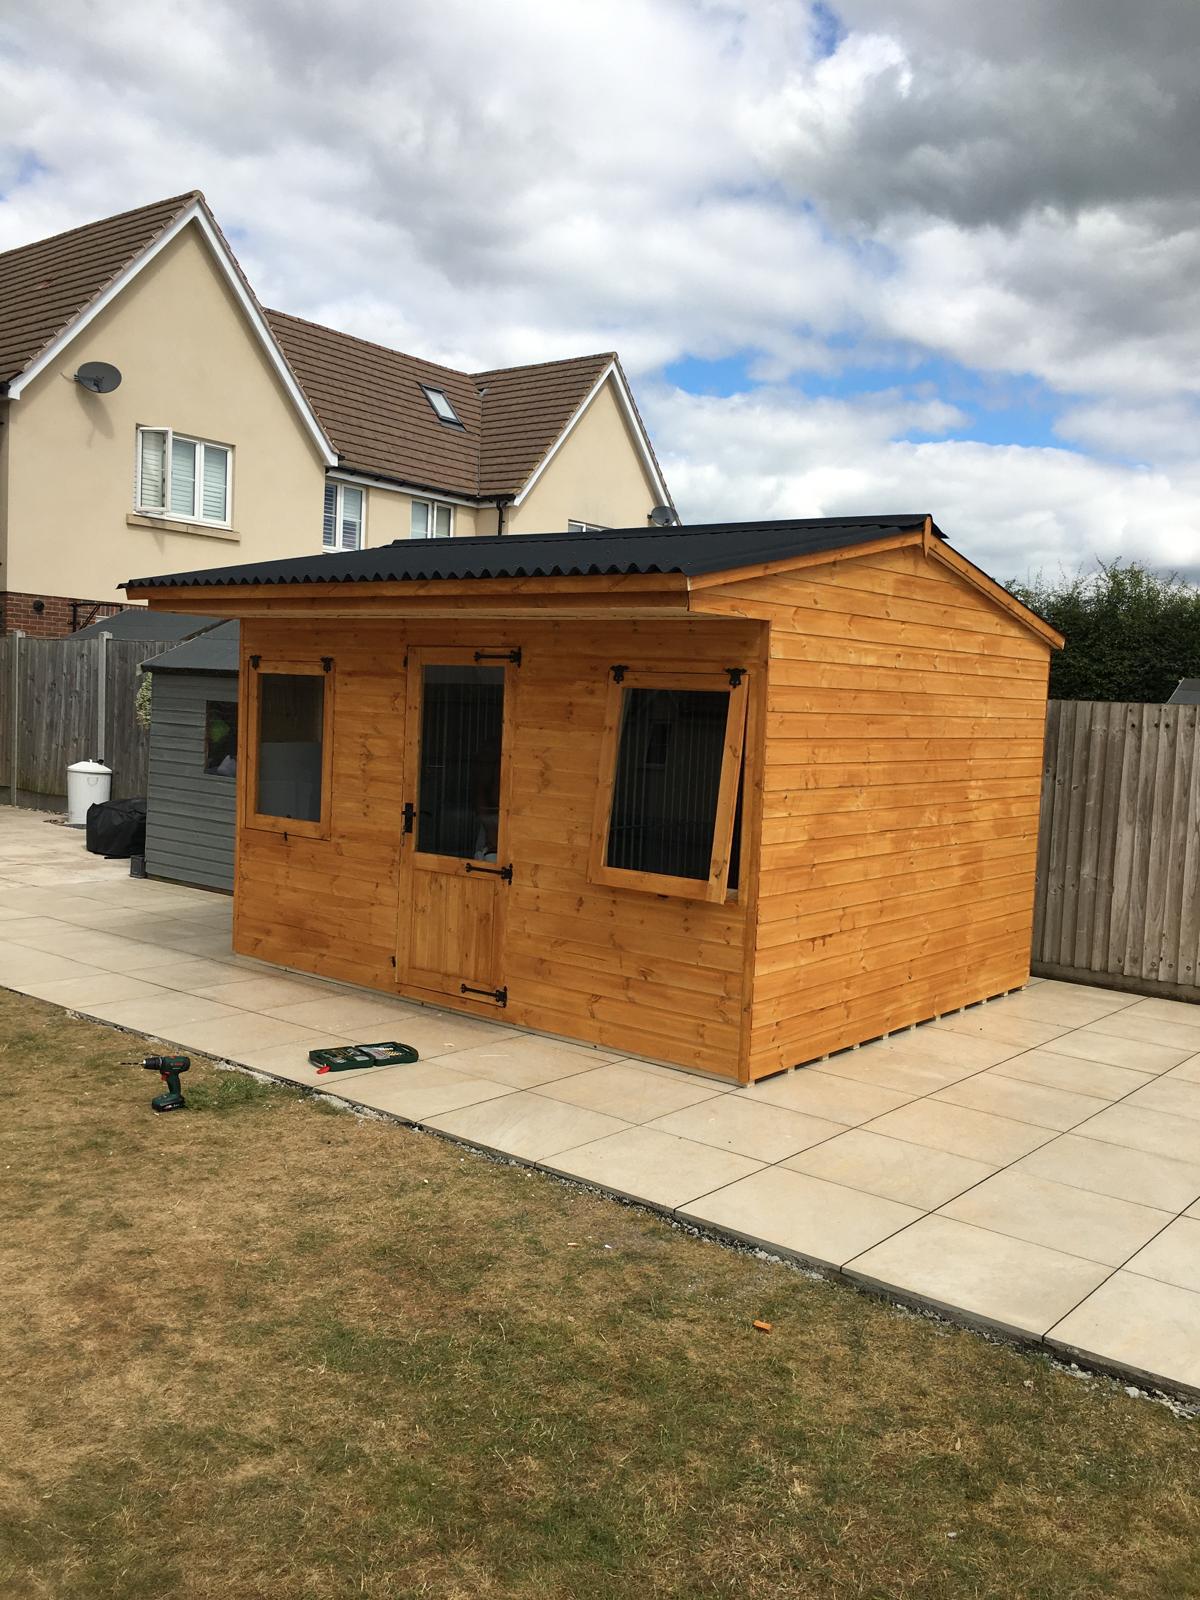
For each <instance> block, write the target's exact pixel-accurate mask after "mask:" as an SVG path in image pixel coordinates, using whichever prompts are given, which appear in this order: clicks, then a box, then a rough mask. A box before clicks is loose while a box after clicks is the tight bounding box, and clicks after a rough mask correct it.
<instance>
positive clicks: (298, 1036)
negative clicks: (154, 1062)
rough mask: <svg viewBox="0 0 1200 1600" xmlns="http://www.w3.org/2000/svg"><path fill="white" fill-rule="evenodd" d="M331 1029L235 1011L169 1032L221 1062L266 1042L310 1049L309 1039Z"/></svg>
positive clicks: (234, 1057) (183, 1042)
mask: <svg viewBox="0 0 1200 1600" xmlns="http://www.w3.org/2000/svg"><path fill="white" fill-rule="evenodd" d="M330 1031H331V1030H330V1029H323V1028H311V1027H301V1026H299V1025H298V1024H297V1023H294V1022H284V1021H283V1020H282V1018H280V1017H264V1016H262V1015H260V1014H259V1013H258V1012H256V1011H234V1010H233V1009H232V1007H231V1008H230V1014H229V1015H228V1016H226V1017H222V1018H221V1019H220V1020H219V1021H217V1022H186V1023H182V1024H180V1026H179V1029H178V1031H177V1032H176V1033H173V1034H170V1035H168V1037H170V1038H172V1039H174V1040H175V1042H176V1043H178V1044H183V1045H186V1046H187V1047H188V1049H190V1050H197V1051H200V1052H202V1053H203V1054H204V1055H210V1056H216V1057H217V1058H218V1059H219V1060H221V1061H241V1060H242V1059H243V1056H244V1055H245V1054H248V1053H249V1052H250V1051H252V1050H259V1049H261V1048H262V1047H263V1046H264V1045H272V1044H300V1045H303V1046H304V1047H305V1048H306V1049H309V1048H311V1047H312V1046H311V1044H310V1041H311V1040H313V1039H315V1038H320V1037H324V1035H325V1034H327V1033H329V1032H330Z"/></svg>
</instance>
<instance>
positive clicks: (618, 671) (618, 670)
mask: <svg viewBox="0 0 1200 1600" xmlns="http://www.w3.org/2000/svg"><path fill="white" fill-rule="evenodd" d="M608 670H609V671H610V672H611V673H612V676H613V682H614V683H624V682H625V674H626V673H627V672H628V671H629V668H628V667H625V666H621V665H620V664H618V665H617V666H614V667H609V669H608Z"/></svg>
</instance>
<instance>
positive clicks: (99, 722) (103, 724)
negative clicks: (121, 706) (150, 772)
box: [96, 633, 112, 766]
mask: <svg viewBox="0 0 1200 1600" xmlns="http://www.w3.org/2000/svg"><path fill="white" fill-rule="evenodd" d="M111 638H112V634H111V633H102V634H101V635H100V636H99V638H98V639H97V640H96V760H97V761H104V763H105V765H106V766H107V765H108V763H107V761H105V755H104V752H105V750H106V749H107V747H108V641H109V640H110V639H111Z"/></svg>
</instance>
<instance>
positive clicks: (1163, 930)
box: [1033, 700, 1200, 999]
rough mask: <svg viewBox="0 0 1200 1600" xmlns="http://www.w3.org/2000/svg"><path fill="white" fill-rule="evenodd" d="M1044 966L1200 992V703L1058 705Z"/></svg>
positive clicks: (1049, 801) (1036, 952)
mask: <svg viewBox="0 0 1200 1600" xmlns="http://www.w3.org/2000/svg"><path fill="white" fill-rule="evenodd" d="M1037 875H1038V885H1037V902H1036V908H1035V913H1034V932H1033V970H1034V971H1035V972H1038V973H1041V974H1042V975H1043V976H1063V977H1078V978H1085V977H1087V976H1095V977H1097V978H1100V979H1101V980H1102V981H1106V982H1111V983H1115V984H1117V985H1118V986H1123V987H1129V988H1138V989H1144V990H1146V991H1147V992H1150V993H1172V994H1180V995H1183V996H1185V997H1186V998H1189V999H1200V707H1197V706H1159V705H1123V704H1117V703H1113V704H1109V703H1107V702H1092V701H1082V700H1056V701H1051V703H1050V706H1049V709H1048V714H1047V718H1046V744H1045V758H1044V765H1043V773H1042V804H1041V833H1040V836H1039V840H1038V866H1037Z"/></svg>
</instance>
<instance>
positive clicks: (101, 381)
mask: <svg viewBox="0 0 1200 1600" xmlns="http://www.w3.org/2000/svg"><path fill="white" fill-rule="evenodd" d="M75 382H76V383H78V384H79V385H81V387H83V388H84V389H90V390H91V392H92V393H93V394H111V393H112V392H113V390H114V389H115V388H116V387H117V386H118V384H119V383H120V382H121V374H120V371H119V369H118V368H116V367H114V366H110V364H109V363H108V362H107V361H85V362H84V363H83V365H82V366H81V367H80V369H79V371H78V372H77V373H76V374H75Z"/></svg>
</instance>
